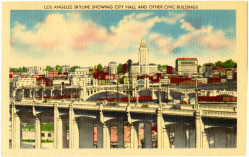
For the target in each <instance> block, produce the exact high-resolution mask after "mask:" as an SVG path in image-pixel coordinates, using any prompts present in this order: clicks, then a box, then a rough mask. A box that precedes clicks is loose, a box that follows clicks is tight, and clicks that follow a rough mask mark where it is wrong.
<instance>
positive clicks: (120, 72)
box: [117, 64, 123, 74]
mask: <svg viewBox="0 0 249 157" xmlns="http://www.w3.org/2000/svg"><path fill="white" fill-rule="evenodd" d="M117 73H118V74H122V73H123V64H119V65H118V67H117Z"/></svg>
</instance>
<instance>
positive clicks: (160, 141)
mask: <svg viewBox="0 0 249 157" xmlns="http://www.w3.org/2000/svg"><path fill="white" fill-rule="evenodd" d="M163 124H164V120H163V116H162V109H161V108H158V109H157V148H163V147H164V146H163V129H162V128H163V127H162V126H163Z"/></svg>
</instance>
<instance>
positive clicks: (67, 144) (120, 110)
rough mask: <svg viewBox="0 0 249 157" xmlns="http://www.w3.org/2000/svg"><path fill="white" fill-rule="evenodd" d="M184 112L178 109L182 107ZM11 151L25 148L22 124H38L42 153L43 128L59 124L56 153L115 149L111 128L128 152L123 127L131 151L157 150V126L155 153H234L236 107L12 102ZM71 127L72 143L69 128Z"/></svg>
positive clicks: (56, 129) (36, 127)
mask: <svg viewBox="0 0 249 157" xmlns="http://www.w3.org/2000/svg"><path fill="white" fill-rule="evenodd" d="M179 105H180V107H175V106H179ZM10 106H11V125H12V134H11V138H12V143H11V146H12V149H19V148H20V144H21V125H20V124H21V123H28V124H34V125H35V148H36V149H40V148H41V128H40V126H41V125H40V124H41V123H48V122H52V123H53V124H54V130H53V131H54V140H53V141H54V143H53V145H54V148H69V149H75V148H93V147H94V140H93V137H94V127H97V148H110V147H111V145H110V142H111V141H110V130H111V129H110V128H111V127H113V126H116V127H117V130H118V133H117V136H118V142H117V147H118V148H124V147H125V144H124V126H129V127H130V143H129V145H128V146H126V147H128V148H132V149H137V148H138V147H139V143H138V139H139V136H138V135H139V132H138V130H139V129H138V127H139V125H140V124H143V126H144V127H143V130H144V141H143V148H152V126H153V125H155V126H156V127H157V133H156V136H157V138H156V148H163V149H170V148H235V147H236V145H237V144H236V141H237V140H236V139H237V110H236V108H237V103H199V104H195V105H190V104H173V103H139V104H137V103H108V102H107V101H103V102H101V103H96V102H87V101H78V102H76V101H74V102H73V101H64V100H61V101H53V102H51V103H43V102H42V101H24V100H23V101H20V102H17V101H11V103H10ZM67 123H68V124H69V132H68V134H69V138H68V140H67V128H66V124H67Z"/></svg>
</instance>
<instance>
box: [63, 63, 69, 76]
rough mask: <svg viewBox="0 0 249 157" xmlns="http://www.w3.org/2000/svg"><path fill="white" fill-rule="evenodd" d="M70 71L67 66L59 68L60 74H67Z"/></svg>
mask: <svg viewBox="0 0 249 157" xmlns="http://www.w3.org/2000/svg"><path fill="white" fill-rule="evenodd" d="M69 69H70V66H69V65H62V66H61V73H62V74H64V73H65V72H68V71H69Z"/></svg>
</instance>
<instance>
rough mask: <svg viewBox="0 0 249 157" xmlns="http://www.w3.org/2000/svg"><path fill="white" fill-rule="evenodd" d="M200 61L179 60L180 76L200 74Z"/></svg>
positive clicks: (177, 62)
mask: <svg viewBox="0 0 249 157" xmlns="http://www.w3.org/2000/svg"><path fill="white" fill-rule="evenodd" d="M197 67H198V60H197V58H177V59H176V71H177V73H178V74H179V75H184V74H196V73H198V70H197Z"/></svg>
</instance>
